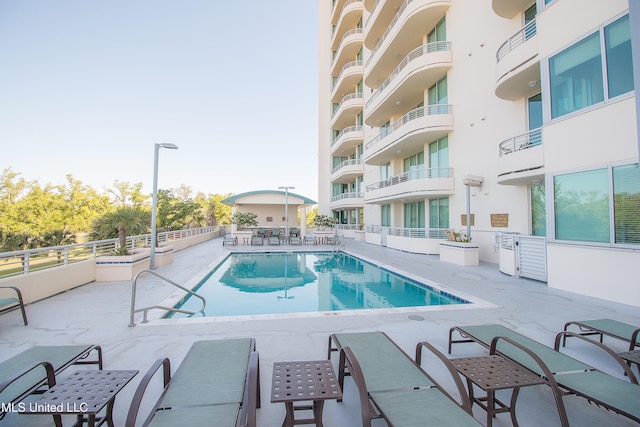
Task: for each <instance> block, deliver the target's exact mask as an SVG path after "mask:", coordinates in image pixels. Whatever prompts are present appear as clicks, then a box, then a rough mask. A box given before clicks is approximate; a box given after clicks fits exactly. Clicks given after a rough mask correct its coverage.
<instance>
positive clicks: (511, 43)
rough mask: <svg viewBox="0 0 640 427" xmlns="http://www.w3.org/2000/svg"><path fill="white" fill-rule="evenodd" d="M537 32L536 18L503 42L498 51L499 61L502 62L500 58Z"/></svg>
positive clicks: (497, 57) (497, 58)
mask: <svg viewBox="0 0 640 427" xmlns="http://www.w3.org/2000/svg"><path fill="white" fill-rule="evenodd" d="M536 33H537V29H536V20H535V19H534V20H533V21H531V22H529V23H528V24H527V25H525V26H524V27H523V28H522V29H521V30H520V31H518V32H517V33H515V34H514V35H512V36H511V37H509V39H508V40H507V41H506V42H504V43H502V46H500V47H499V48H498V52H497V53H496V60H497V62H500V60H501V59H502V58H504V57H505V56H506V55H507V54H508V53H509V52H511V51H512V50H513V49H515V48H516V47H518V46H520V45H522V44H524V42H526V41H527V40H529V39H530V38H531V37H533V36H535V35H536Z"/></svg>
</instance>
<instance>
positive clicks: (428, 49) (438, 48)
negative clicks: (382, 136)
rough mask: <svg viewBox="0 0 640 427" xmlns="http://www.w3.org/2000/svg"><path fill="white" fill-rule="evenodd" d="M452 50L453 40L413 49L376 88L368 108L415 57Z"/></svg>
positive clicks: (368, 102)
mask: <svg viewBox="0 0 640 427" xmlns="http://www.w3.org/2000/svg"><path fill="white" fill-rule="evenodd" d="M450 50H451V42H432V43H427V44H425V45H422V46H419V47H417V48H415V49H413V50H412V51H411V52H409V53H408V54H407V56H405V57H404V59H403V60H402V61H401V62H400V64H398V66H397V67H396V69H395V70H393V71H392V72H391V74H390V75H389V77H387V79H386V80H385V81H384V82H382V84H381V85H380V87H379V88H378V90H376V91H375V92H374V93H373V94H372V95H371V98H369V100H368V101H367V108H368V107H369V106H370V105H371V103H372V102H373V101H374V100H375V99H376V98H377V97H378V96H379V95H380V94H381V93H382V91H383V90H385V89H386V88H387V86H389V85H390V84H391V82H393V80H395V78H396V77H397V76H398V74H400V72H401V71H402V70H403V69H404V68H405V67H406V66H407V65H409V63H410V62H411V61H413V60H415V59H418V58H421V57H423V56H425V55H427V54H429V53H433V52H443V51H450Z"/></svg>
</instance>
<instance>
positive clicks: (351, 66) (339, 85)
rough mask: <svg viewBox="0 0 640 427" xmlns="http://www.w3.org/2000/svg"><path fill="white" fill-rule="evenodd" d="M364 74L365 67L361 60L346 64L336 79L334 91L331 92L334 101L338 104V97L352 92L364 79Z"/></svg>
mask: <svg viewBox="0 0 640 427" xmlns="http://www.w3.org/2000/svg"><path fill="white" fill-rule="evenodd" d="M363 73H364V66H363V65H362V61H361V60H358V61H351V62H347V63H346V64H344V65H343V66H342V69H341V70H340V73H339V74H338V77H336V79H335V82H334V85H333V89H332V90H331V93H332V94H333V96H332V100H333V101H334V102H336V101H338V99H336V97H338V96H339V97H342V96H343V94H344V93H345V92H350V91H352V90H353V89H354V88H355V87H356V86H357V85H358V82H359V81H360V80H361V79H362V74H363Z"/></svg>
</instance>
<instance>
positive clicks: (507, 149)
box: [498, 128, 542, 157]
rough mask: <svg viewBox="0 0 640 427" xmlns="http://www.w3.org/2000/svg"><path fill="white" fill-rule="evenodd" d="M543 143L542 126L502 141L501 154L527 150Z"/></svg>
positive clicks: (499, 149) (499, 147) (499, 148)
mask: <svg viewBox="0 0 640 427" xmlns="http://www.w3.org/2000/svg"><path fill="white" fill-rule="evenodd" d="M540 144H542V128H537V129H533V130H531V131H529V132H527V133H525V134H522V135H518V136H514V137H513V138H509V139H507V140H506V141H502V142H501V143H500V145H499V146H498V151H499V156H500V157H502V156H504V155H506V154H511V153H515V152H516V151H521V150H526V149H527V148H531V147H535V146H537V145H540Z"/></svg>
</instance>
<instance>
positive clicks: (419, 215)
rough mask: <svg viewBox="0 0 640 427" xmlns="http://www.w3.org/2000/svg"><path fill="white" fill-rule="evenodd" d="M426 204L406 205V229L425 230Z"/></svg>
mask: <svg viewBox="0 0 640 427" xmlns="http://www.w3.org/2000/svg"><path fill="white" fill-rule="evenodd" d="M424 218H425V215H424V202H415V203H405V205H404V226H405V228H424Z"/></svg>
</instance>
